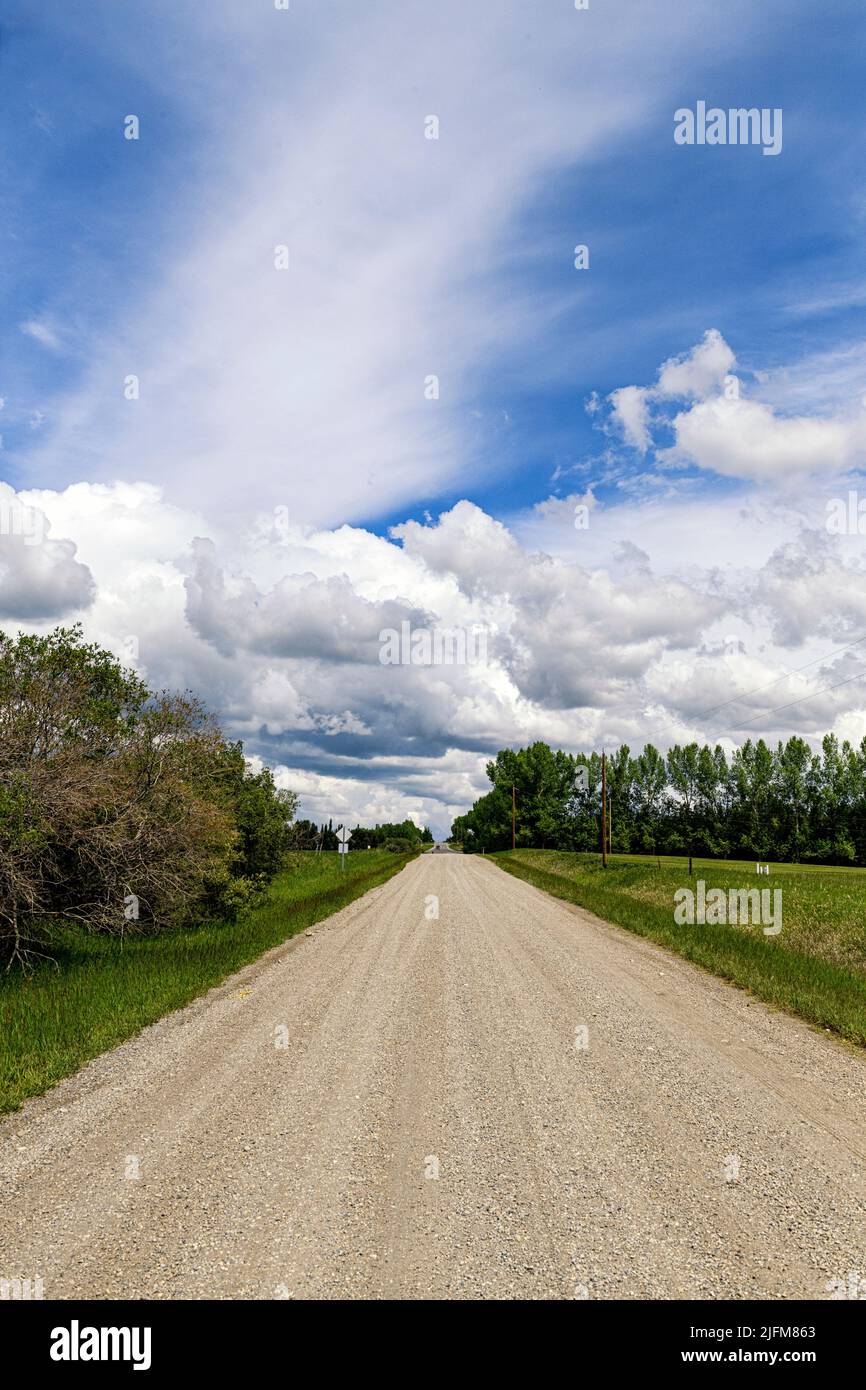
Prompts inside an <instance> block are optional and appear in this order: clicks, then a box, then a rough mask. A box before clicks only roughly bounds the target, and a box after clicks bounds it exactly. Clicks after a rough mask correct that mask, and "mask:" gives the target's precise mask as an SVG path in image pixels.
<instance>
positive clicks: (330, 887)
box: [0, 850, 414, 1113]
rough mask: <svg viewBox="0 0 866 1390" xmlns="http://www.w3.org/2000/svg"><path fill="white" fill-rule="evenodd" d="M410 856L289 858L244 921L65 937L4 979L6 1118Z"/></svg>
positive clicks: (1, 1107) (1, 1083) (1, 1078)
mask: <svg viewBox="0 0 866 1390" xmlns="http://www.w3.org/2000/svg"><path fill="white" fill-rule="evenodd" d="M412 858H414V855H412V854H390V853H387V852H385V851H383V850H367V851H364V852H360V853H358V854H354V855H353V854H349V855H348V856H347V859H348V864H347V868H346V870H345V872H342V871H341V869H340V865H339V856H338V855H337V854H319V855H316V854H314V853H312V852H305V853H297V854H293V855H290V856H289V858H288V861H287V865H286V869H285V871H284V872H283V873H281V874H280V875H279V876H278V877H277V878H276V879H275V880H274V882H273V883H272V884H271V885H270V887H269V889H268V893H267V898H266V899H265V900H264V901H263V902H262V903H261V904H260V905H259V906H257V907H256V908H254V909H253V910H252V911H251V912H250V913H249V914H248V915H246V916H245V917H243V918H241V919H240V920H238V921H237V922H233V923H231V924H223V925H219V924H217V925H212V926H207V927H201V928H199V929H197V930H192V931H189V930H187V931H182V932H169V933H165V934H162V935H159V936H149V937H148V936H127V937H126V938H125V940H123V941H122V942H121V941H119V940H118V939H117V938H116V937H104V936H89V935H87V934H86V933H85V932H83V931H69V930H67V931H64V932H62V933H59V934H58V935H57V937H56V939H55V941H54V943H53V945H52V947H51V949H52V952H53V955H54V963H50V962H43V963H41V964H40V965H39V967H38V968H37V969H36V970H35V971H34V972H33V974H32V975H29V976H22V975H21V974H19V973H15V972H9V973H7V974H5V975H0V1113H2V1112H4V1111H7V1110H15V1109H17V1107H18V1106H19V1105H20V1104H21V1102H22V1101H23V1100H25V1099H26V1098H27V1097H28V1096H32V1095H38V1094H39V1093H40V1092H42V1091H44V1090H46V1089H47V1088H48V1087H49V1086H51V1085H53V1084H54V1083H55V1082H57V1081H59V1080H60V1079H61V1078H62V1077H64V1076H68V1075H69V1074H70V1073H71V1072H74V1071H77V1069H78V1068H79V1067H81V1066H83V1064H84V1063H85V1062H87V1061H89V1060H90V1058H92V1057H95V1056H97V1055H98V1054H99V1053H100V1052H104V1051H105V1050H106V1049H107V1048H109V1047H115V1046H116V1045H117V1044H118V1043H120V1042H122V1041H123V1040H124V1039H125V1038H128V1037H130V1036H131V1035H132V1034H133V1033H136V1032H138V1031H139V1029H141V1028H144V1027H146V1025H147V1024H149V1023H154V1022H155V1021H156V1019H158V1018H161V1017H162V1015H163V1014H166V1013H169V1012H170V1011H171V1010H172V1009H179V1008H181V1007H182V1006H183V1005H184V1004H188V1003H189V1001H190V1000H191V999H194V998H195V997H196V996H197V995H199V994H202V993H204V991H205V990H207V989H210V988H211V987H212V986H213V985H216V984H219V983H220V981H221V980H224V979H225V978H226V976H228V975H231V974H232V973H233V972H234V971H235V970H239V969H240V968H241V966H243V965H247V964H249V962H250V961H253V960H255V959H257V957H258V956H260V955H262V954H263V952H265V951H267V950H269V949H270V948H271V947H272V946H277V945H279V943H280V942H282V941H285V940H286V939H287V938H288V937H291V936H294V935H296V934H297V933H298V932H299V931H303V929H304V928H305V927H308V926H310V924H311V923H313V922H318V921H321V919H322V918H323V917H328V916H330V914H331V913H332V912H337V911H338V910H339V909H340V908H341V907H345V906H346V904H347V903H350V902H351V901H352V900H353V899H354V898H357V897H359V896H360V895H361V894H362V893H366V892H367V891H368V890H369V889H370V888H374V887H375V886H376V885H377V884H379V883H384V882H385V881H386V880H387V879H389V878H391V877H392V875H393V874H395V873H396V872H397V871H398V870H399V869H401V868H402V867H403V865H404V864H406V863H407V862H408V860H410V859H412Z"/></svg>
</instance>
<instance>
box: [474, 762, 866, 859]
mask: <svg viewBox="0 0 866 1390" xmlns="http://www.w3.org/2000/svg"><path fill="white" fill-rule="evenodd" d="M606 761H607V791H608V796H609V799H610V803H609V810H610V820H611V847H612V849H613V851H614V852H615V853H626V854H627V853H652V854H696V855H701V856H706V857H710V858H715V857H718V858H753V857H754V858H756V859H770V858H772V859H777V860H784V861H790V862H794V863H797V862H811V863H826V864H866V738H864V739H863V740H862V741H861V743H860V744H859V745H858V746H856V747H855V746H853V745H852V744H850V743H848V742H847V741H846V742H842V743H840V742H839V740H838V739H837V738H836V737H835V735H833V734H828V735H826V737H825V738H824V739H823V740H822V742H821V747H820V751H819V752H816V751H815V749H813V748H812V747H811V746H810V745H809V744H808V743H807V742H806V741H805V740H804V739H802V738H797V737H792V738H789V739H788V741H787V742H786V743H781V742H780V743H778V744H777V745H776V747H775V748H771V747H769V746H768V745H767V744H766V743H765V742H764V740H763V739H758V740H757V741H755V742H753V741H752V740H751V739H750V740H748V741H747V742H746V743H744V744H743V746H742V747H741V748H738V749H736V750H734V752H733V754H732V755H730V756H729V755H728V753H726V751H725V749H724V748H722V747H721V746H719V745H718V744H717V745H716V746H715V747H713V748H711V747H708V746H706V745H704V746H702V745H700V744H698V743H689V744H686V745H684V746H680V745H679V744H676V745H674V747H672V748H671V749H670V750H669V751H668V752H667V753H666V754H662V753H660V752H659V751H658V749H656V748H654V747H653V746H652V744H647V745H646V746H645V748H644V749H643V751H642V752H641V753H639V754H638V755H637V756H636V757H633V756H632V753H631V750H630V749H629V747H628V746H627V745H625V744H623V745H622V746H621V747H620V748H618V749H617V750H616V751H615V752H614V753H611V754H608V756H607V760H606ZM487 775H488V777H489V779H490V781H491V783H492V784H493V785H492V790H491V791H490V792H488V793H487V794H486V796H482V797H481V798H480V799H479V800H478V801H476V802H475V804H474V806H473V807H472V809H471V811H469V812H468V813H467V814H466V815H463V816H458V817H457V819H456V820H455V821H454V824H453V827H452V832H451V835H452V840H453V841H455V842H457V843H459V844H461V845H462V846H463V848H464V850H468V851H489V850H496V849H506V848H510V846H511V828H512V821H511V815H512V787H513V788H514V800H515V806H516V817H515V821H516V842H517V845H518V847H535V848H539V849H563V850H576V851H589V850H598V849H600V846H601V757H600V756H599V755H598V754H597V753H592V754H590V755H588V756H587V755H585V754H582V753H579V754H576V755H573V754H569V753H564V752H562V751H561V750H554V749H552V748H550V747H549V745H548V744H546V743H540V742H539V743H534V744H532V745H531V746H530V747H528V748H520V749H510V748H506V749H503V750H501V751H500V752H499V753H498V754H497V755H496V758H495V759H494V760H493V761H492V762H490V763H488V764H487Z"/></svg>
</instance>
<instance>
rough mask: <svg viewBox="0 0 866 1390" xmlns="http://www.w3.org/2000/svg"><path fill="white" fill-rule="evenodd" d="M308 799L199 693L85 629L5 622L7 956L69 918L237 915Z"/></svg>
mask: <svg viewBox="0 0 866 1390" xmlns="http://www.w3.org/2000/svg"><path fill="white" fill-rule="evenodd" d="M296 807H297V797H296V796H295V794H294V793H293V792H289V791H282V790H279V789H278V788H277V787H276V786H275V785H274V780H273V777H272V775H271V773H270V771H268V770H267V769H263V770H262V771H259V772H253V771H251V770H250V768H249V766H248V764H247V761H246V759H245V758H244V753H243V748H242V745H241V744H240V743H230V742H228V741H227V740H226V739H225V738H224V736H223V734H222V733H221V731H220V730H219V728H218V726H217V725H216V723H215V722H214V720H213V719H212V718H211V717H210V716H209V715H208V714H207V713H206V711H205V710H204V709H203V708H202V706H201V704H200V703H199V701H198V700H196V699H195V698H194V697H192V696H190V695H187V694H181V695H178V694H168V693H165V692H162V693H155V692H153V691H151V690H149V689H148V687H147V686H146V684H145V683H144V681H142V680H141V679H140V677H139V676H137V675H136V674H135V673H133V672H130V671H128V670H125V669H124V668H123V667H122V666H121V665H120V663H119V662H118V661H117V660H116V659H115V657H113V656H112V655H111V654H110V653H109V652H106V651H103V650H101V649H100V648H99V647H97V646H95V645H93V644H88V643H85V642H84V640H83V637H82V633H81V629H80V628H79V627H75V628H71V629H64V628H58V629H57V630H56V631H54V632H52V633H50V634H49V635H47V636H25V635H19V636H18V637H17V638H11V637H7V636H5V635H3V634H0V958H4V957H5V958H6V960H7V962H11V961H12V960H16V959H17V960H19V961H20V960H26V958H27V956H28V955H29V954H32V953H34V952H36V951H38V950H39V948H40V945H41V944H42V943H43V942H44V940H45V937H46V934H47V933H48V930H49V928H50V927H51V925H52V924H53V923H61V922H64V921H65V922H75V923H79V924H81V925H82V926H84V927H85V928H86V929H88V930H90V931H96V932H117V933H120V932H122V931H135V930H156V929H159V928H162V927H167V926H184V925H187V924H193V923H199V922H200V921H201V920H202V918H203V917H207V916H219V917H227V916H232V915H234V914H235V913H236V912H237V910H238V908H239V907H240V906H242V905H243V903H244V902H245V901H247V900H248V899H249V897H250V895H251V894H252V892H253V891H254V890H255V889H256V888H258V887H260V886H261V885H262V884H263V883H264V882H265V881H266V880H267V879H268V878H270V877H271V876H272V875H273V874H274V873H275V872H276V870H277V868H278V867H279V865H280V863H281V860H282V857H283V855H284V853H285V849H286V846H287V843H288V836H289V826H290V822H291V820H292V818H293V816H294V813H295V810H296Z"/></svg>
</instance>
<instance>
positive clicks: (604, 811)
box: [601, 751, 607, 869]
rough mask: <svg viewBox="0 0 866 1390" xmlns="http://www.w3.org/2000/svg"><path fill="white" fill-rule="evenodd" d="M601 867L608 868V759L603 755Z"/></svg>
mask: <svg viewBox="0 0 866 1390" xmlns="http://www.w3.org/2000/svg"><path fill="white" fill-rule="evenodd" d="M601 867H602V868H603V869H606V868H607V759H606V757H605V754H604V751H602V755H601Z"/></svg>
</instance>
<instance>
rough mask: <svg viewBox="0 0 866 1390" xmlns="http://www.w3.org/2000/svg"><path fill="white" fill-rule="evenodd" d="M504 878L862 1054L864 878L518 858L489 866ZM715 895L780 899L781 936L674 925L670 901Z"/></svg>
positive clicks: (726, 865) (725, 865)
mask: <svg viewBox="0 0 866 1390" xmlns="http://www.w3.org/2000/svg"><path fill="white" fill-rule="evenodd" d="M491 857H492V858H493V859H494V861H495V862H496V863H497V864H498V865H499V867H500V868H502V869H505V870H506V871H507V872H508V873H511V874H514V875H515V877H517V878H521V879H524V880H525V881H526V882H528V883H531V884H534V885H535V887H537V888H542V889H544V890H545V891H546V892H548V893H551V894H552V895H553V896H555V897H558V898H563V899H565V900H566V901H567V902H572V903H576V904H578V905H579V906H580V907H584V908H587V909H588V910H589V911H591V912H593V913H595V914H596V915H597V916H599V917H602V918H604V919H605V920H606V921H608V922H614V923H616V924H617V925H618V926H620V927H625V928H627V929H628V930H629V931H632V932H635V933H637V934H638V935H640V936H646V937H649V938H650V939H652V940H653V941H657V942H659V943H660V944H661V945H662V946H666V947H667V948H668V949H669V950H672V951H675V952H676V953H677V954H678V955H680V956H684V957H685V958H686V959H687V960H690V961H693V962H695V964H697V965H700V966H703V967H704V969H706V970H709V971H712V973H713V974H715V975H719V976H721V977H722V978H723V979H726V980H730V981H731V982H732V983H734V984H736V985H739V986H740V987H741V988H743V989H746V990H749V991H751V992H752V993H753V994H754V995H756V996H757V997H758V998H760V999H763V1000H764V1001H765V1002H766V1003H769V1004H773V1005H775V1006H776V1007H778V1008H781V1009H785V1010H787V1011H788V1012H790V1013H793V1014H797V1015H799V1016H800V1017H801V1018H804V1019H807V1020H808V1021H809V1022H810V1023H814V1024H817V1025H818V1026H820V1027H822V1028H827V1029H830V1030H832V1031H833V1032H835V1033H838V1034H839V1035H840V1036H841V1037H843V1038H847V1039H849V1040H850V1041H851V1042H855V1043H859V1044H860V1045H861V1046H866V871H863V870H860V869H844V868H837V869H828V868H821V867H813V866H806V865H791V864H778V863H773V862H772V861H770V864H769V868H770V872H769V875H766V876H764V875H761V876H758V875H757V874H756V872H755V861H754V860H751V861H741V862H737V861H720V860H713V859H698V860H695V862H694V865H693V869H694V873H693V876H692V877H689V871H688V859H687V858H678V857H671V858H661V859H657V858H654V857H653V858H650V857H647V856H640V855H635V856H630V855H620V854H615V855H613V856H611V857H610V858H609V860H608V867H607V869H604V868H602V865H601V857H600V855H599V854H580V853H568V852H562V851H558V850H539V849H518V850H516V851H514V852H511V851H507V852H504V853H502V852H501V853H497V854H494V855H493V856H491ZM699 879H700V880H703V881H704V883H705V884H706V888H707V890H708V891H709V890H710V889H712V888H722V889H724V890H725V891H726V892H727V891H728V890H730V889H742V888H758V889H767V888H769V889H772V890H776V889H780V890H781V892H782V904H783V927H782V931H781V932H780V933H779V934H778V935H777V936H772V937H769V936H765V935H764V933H763V932H762V930H761V927H760V926H743V925H709V924H704V925H695V926H684V925H677V924H676V922H675V920H674V894H675V893H676V892H677V890H679V889H681V888H683V887H692V888H693V887H694V886H695V884H696V882H697V881H698V880H699Z"/></svg>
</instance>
